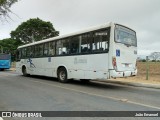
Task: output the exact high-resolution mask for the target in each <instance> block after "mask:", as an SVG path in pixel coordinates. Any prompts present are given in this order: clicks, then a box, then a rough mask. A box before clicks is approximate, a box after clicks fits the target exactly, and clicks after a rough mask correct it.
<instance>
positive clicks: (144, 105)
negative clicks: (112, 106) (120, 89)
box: [30, 80, 160, 110]
mask: <svg viewBox="0 0 160 120" xmlns="http://www.w3.org/2000/svg"><path fill="white" fill-rule="evenodd" d="M30 81H32V80H30ZM32 82H37V83H41V84H46V85H49V86H54V87H57V88H62V89H65V90H70V91H75V92H79V93H83V94H87V95H92V96H97V97H101V98H108V99H112V100H116V101H121V102H125V103H131V104H135V105H140V106H143V107H148V108H154V109H158V110H160V107H156V106H152V105H147V104H143V103H138V102H134V101H129V100H128V99H120V98H116V97H111V96H104V95H99V94H95V93H90V92H85V91H81V90H76V89H72V88H67V87H63V86H59V85H53V84H48V83H45V82H40V81H32Z"/></svg>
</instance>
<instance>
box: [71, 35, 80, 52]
mask: <svg viewBox="0 0 160 120" xmlns="http://www.w3.org/2000/svg"><path fill="white" fill-rule="evenodd" d="M76 53H79V36H75V37H73V38H71V40H70V54H76Z"/></svg>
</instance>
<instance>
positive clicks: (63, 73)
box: [57, 67, 68, 83]
mask: <svg viewBox="0 0 160 120" xmlns="http://www.w3.org/2000/svg"><path fill="white" fill-rule="evenodd" d="M57 76H58V80H59V81H60V82H62V83H66V82H68V79H67V70H66V69H65V68H64V67H61V68H59V69H58V74H57Z"/></svg>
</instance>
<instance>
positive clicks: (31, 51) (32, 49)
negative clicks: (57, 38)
mask: <svg viewBox="0 0 160 120" xmlns="http://www.w3.org/2000/svg"><path fill="white" fill-rule="evenodd" d="M30 57H31V58H32V57H34V46H31V50H30Z"/></svg>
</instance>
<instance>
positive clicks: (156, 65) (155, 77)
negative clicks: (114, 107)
mask: <svg viewBox="0 0 160 120" xmlns="http://www.w3.org/2000/svg"><path fill="white" fill-rule="evenodd" d="M148 63H149V64H148V65H149V71H148V72H149V74H148V80H146V68H147V65H146V62H138V63H137V68H138V75H137V76H135V77H128V78H125V79H124V78H117V80H124V81H127V82H138V83H151V84H160V62H148Z"/></svg>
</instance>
